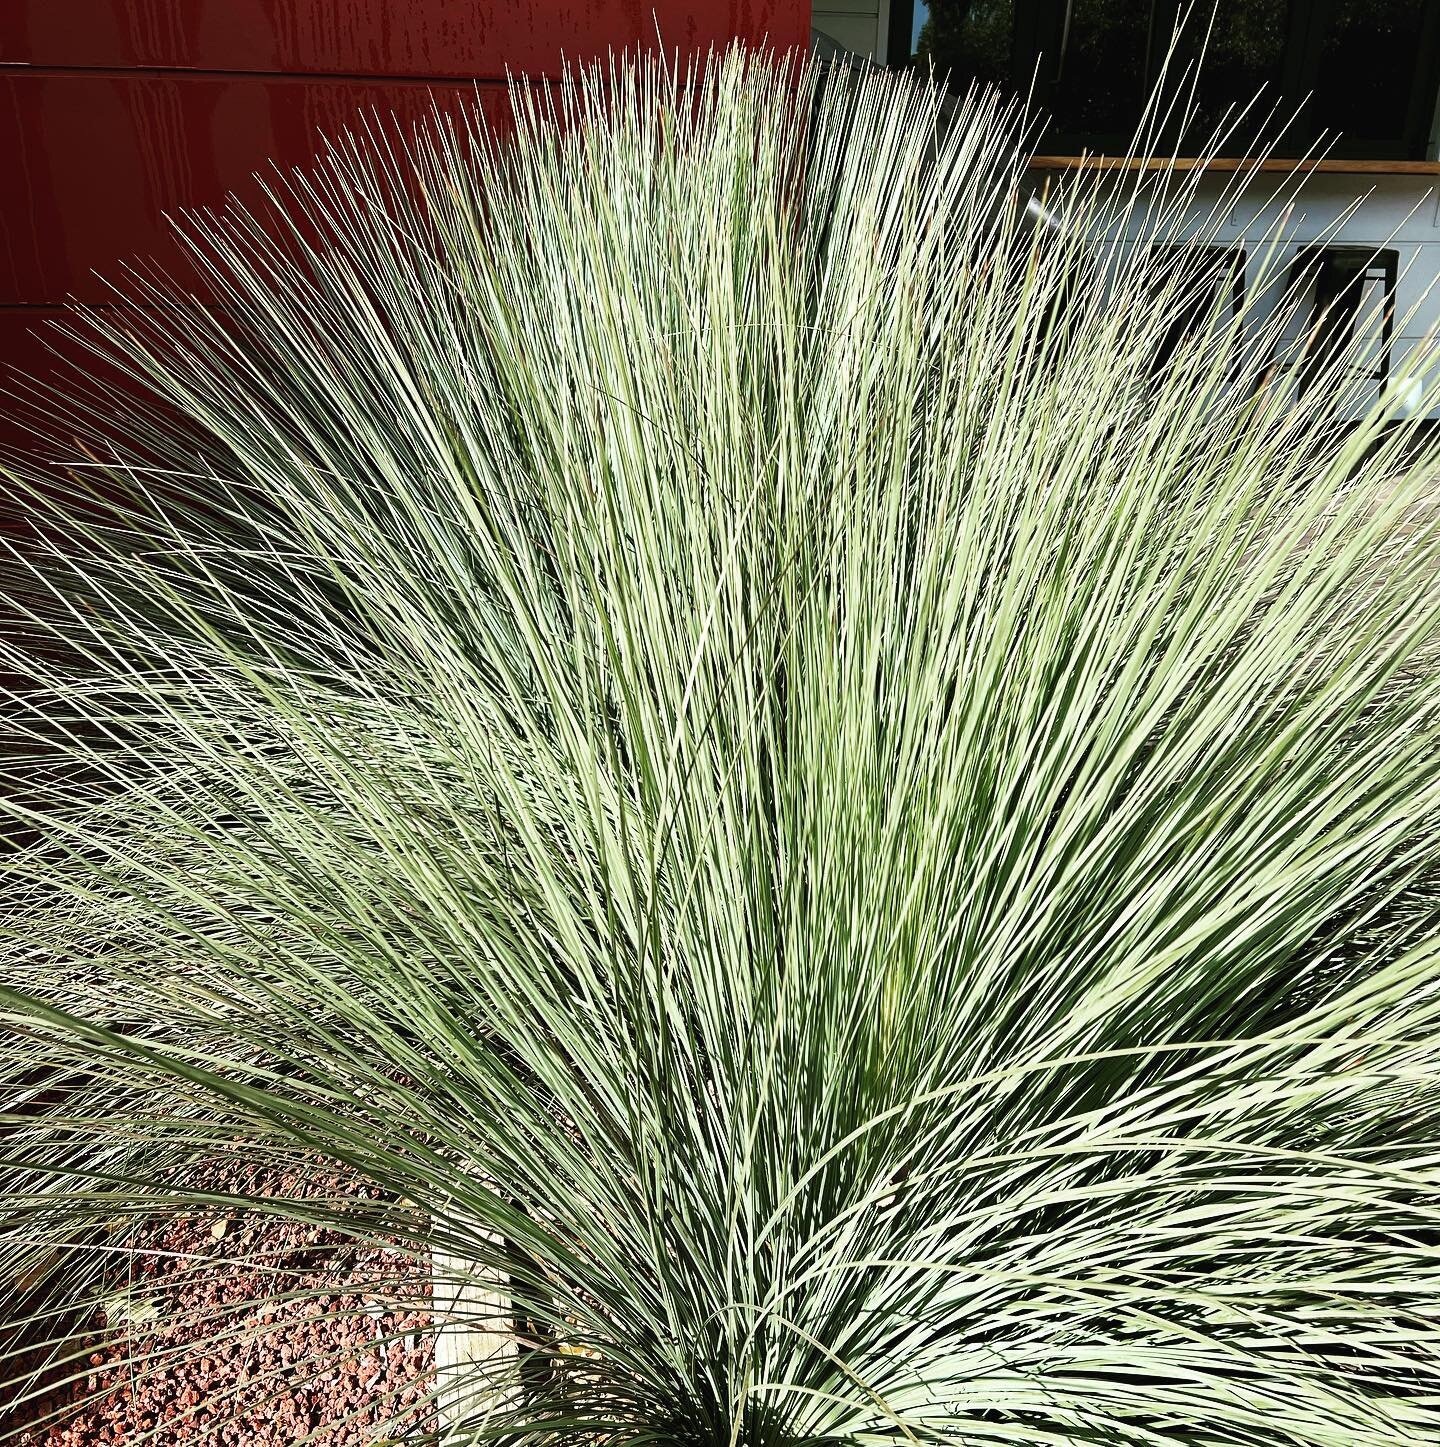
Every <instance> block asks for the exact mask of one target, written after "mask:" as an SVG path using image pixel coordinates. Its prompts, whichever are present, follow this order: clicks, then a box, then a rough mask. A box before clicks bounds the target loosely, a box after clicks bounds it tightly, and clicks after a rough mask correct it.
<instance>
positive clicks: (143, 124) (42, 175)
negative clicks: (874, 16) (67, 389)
mask: <svg viewBox="0 0 1440 1447" xmlns="http://www.w3.org/2000/svg"><path fill="white" fill-rule="evenodd" d="M809 23H810V7H809V4H808V3H805V0H685V3H681V0H519V3H514V4H509V5H506V4H501V3H499V0H0V441H7V442H10V441H14V440H15V437H16V429H15V419H14V416H13V408H12V407H11V406H9V404H7V402H6V399H5V397H4V395H3V393H4V390H5V389H6V388H7V387H8V386H10V385H11V383H12V381H13V378H14V376H15V374H16V373H17V372H27V373H29V372H35V371H39V372H41V373H42V374H44V373H47V372H48V371H49V367H48V364H47V362H46V352H45V350H44V349H43V347H41V346H40V345H39V343H38V342H37V341H36V340H35V339H34V338H33V337H32V336H31V332H32V330H33V328H34V326H35V324H36V322H37V321H40V322H43V321H44V320H45V319H46V318H47V317H49V316H50V315H52V314H53V310H54V308H55V307H56V306H57V304H59V303H61V302H63V301H65V300H66V299H67V298H70V297H79V298H82V299H85V300H95V299H103V298H104V297H105V296H106V295H107V294H108V290H107V288H106V286H105V285H104V283H103V282H102V281H101V280H100V279H98V278H97V276H96V275H95V273H97V272H98V273H99V274H100V276H101V277H117V276H118V275H119V274H120V267H121V263H122V262H123V261H125V260H127V259H131V258H144V257H151V256H154V257H157V258H158V259H159V260H160V261H161V263H162V264H164V265H166V266H167V267H170V266H173V265H174V264H175V258H176V256H177V253H176V252H175V251H173V250H172V249H171V244H170V242H169V226H168V223H167V221H166V219H165V216H166V213H167V212H174V211H177V210H180V209H184V208H187V207H204V206H214V205H217V204H219V203H220V202H222V201H223V200H224V199H225V197H226V196H227V195H228V194H229V193H231V192H238V193H239V194H240V196H241V197H242V199H243V198H245V197H246V196H253V195H254V194H255V191H256V187H255V183H254V182H253V181H252V179H251V177H252V175H253V173H254V172H256V171H257V170H262V169H264V168H266V167H268V166H269V165H270V163H272V162H274V163H277V164H279V165H281V166H283V167H290V166H296V165H304V164H305V163H306V162H307V161H308V160H310V159H311V158H312V157H313V156H314V155H315V154H316V152H317V150H318V149H319V147H320V145H321V144H322V141H321V135H322V133H326V134H331V135H333V134H336V133H337V132H339V131H340V130H342V129H343V128H344V127H346V126H347V125H349V124H351V123H352V122H353V121H354V119H355V118H356V117H357V116H358V115H360V114H361V113H362V112H364V111H367V110H374V109H379V110H380V111H382V112H387V113H394V114H396V115H398V116H399V117H400V119H401V121H402V122H412V121H416V120H418V119H419V118H420V117H421V116H423V115H424V114H426V113H427V112H428V111H429V110H430V109H431V107H433V106H434V105H436V104H439V105H441V106H442V107H450V106H458V105H468V104H475V103H477V95H478V98H479V99H478V103H480V104H483V105H484V106H485V107H486V109H487V112H489V113H490V114H491V115H492V117H503V114H504V112H505V110H506V108H507V105H508V100H507V97H506V95H505V91H504V86H503V84H502V83H500V81H499V79H498V78H500V77H503V76H504V75H505V74H506V72H507V70H509V71H511V72H514V73H519V74H531V75H535V74H547V73H548V74H553V73H555V72H556V71H557V70H558V68H559V65H560V60H561V56H562V55H564V56H567V57H571V58H576V59H587V58H590V57H593V56H596V55H600V54H603V53H604V52H605V51H607V50H610V49H615V50H620V49H625V48H633V47H634V46H636V45H646V46H654V45H655V44H656V43H657V42H656V34H657V26H658V33H659V35H660V36H661V37H663V42H664V44H665V45H666V47H667V48H669V47H675V48H678V49H680V50H682V51H684V52H691V53H693V52H695V51H699V50H703V49H705V48H708V47H709V46H711V45H723V44H725V43H727V42H728V41H730V40H732V39H735V38H739V39H744V40H748V41H751V42H759V41H762V40H768V41H769V42H770V43H771V44H773V45H776V46H779V47H781V48H790V47H798V46H803V45H804V44H805V43H806V42H807V40H808V35H809ZM447 78H448V79H447ZM476 81H478V82H480V85H479V89H478V92H477V89H476V86H475V84H474V82H476Z"/></svg>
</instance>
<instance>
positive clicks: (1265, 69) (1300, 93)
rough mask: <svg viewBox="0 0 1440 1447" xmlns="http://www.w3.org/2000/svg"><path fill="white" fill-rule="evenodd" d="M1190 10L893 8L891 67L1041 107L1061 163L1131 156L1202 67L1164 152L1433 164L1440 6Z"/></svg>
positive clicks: (1322, 0) (1089, 5)
mask: <svg viewBox="0 0 1440 1447" xmlns="http://www.w3.org/2000/svg"><path fill="white" fill-rule="evenodd" d="M1189 8H1191V14H1190V18H1189V19H1188V20H1187V21H1186V22H1185V23H1184V24H1183V25H1182V24H1181V17H1182V14H1183V13H1184V12H1185V10H1186V9H1187V6H1186V5H1185V4H1184V0H891V24H890V55H891V58H892V60H893V61H896V62H899V63H905V62H907V61H914V62H919V63H922V64H933V65H934V67H935V69H936V71H937V72H938V73H940V74H941V75H943V76H945V77H947V78H948V80H949V82H950V84H951V85H952V86H954V87H955V88H957V89H963V88H964V87H965V86H967V85H969V84H970V83H972V82H974V81H979V82H981V83H984V84H992V85H999V86H1001V87H1002V88H1004V89H1006V90H1009V91H1011V92H1012V93H1014V94H1018V95H1022V96H1026V95H1028V96H1031V97H1032V98H1033V100H1034V102H1035V104H1036V105H1037V107H1038V108H1039V110H1040V111H1041V112H1042V113H1043V114H1044V115H1046V116H1048V117H1049V118H1050V125H1049V129H1048V130H1047V131H1046V133H1045V136H1044V138H1043V141H1042V145H1043V147H1044V149H1047V150H1052V151H1066V150H1080V149H1092V150H1109V151H1114V150H1117V149H1120V148H1123V147H1125V146H1127V145H1128V144H1129V143H1130V141H1131V139H1132V137H1133V136H1134V134H1135V132H1136V129H1137V127H1138V126H1139V124H1140V122H1141V118H1142V115H1143V114H1144V111H1145V106H1146V102H1147V100H1148V98H1149V97H1150V95H1151V93H1152V91H1153V90H1154V88H1155V86H1156V85H1157V83H1158V82H1159V81H1160V80H1161V76H1162V73H1163V72H1164V70H1165V67H1166V64H1167V57H1168V62H1169V71H1168V76H1167V85H1166V92H1167V93H1168V94H1175V93H1176V92H1177V91H1179V90H1181V89H1182V82H1183V78H1184V76H1185V74H1186V71H1187V68H1188V67H1193V66H1194V65H1195V63H1196V62H1197V61H1201V57H1202V54H1203V61H1201V64H1200V72H1199V74H1200V81H1199V85H1198V88H1197V90H1196V92H1195V96H1194V108H1193V115H1192V117H1191V119H1190V121H1189V124H1188V126H1187V127H1186V128H1185V129H1184V130H1183V131H1182V129H1181V127H1180V125H1179V123H1178V118H1177V117H1175V116H1171V117H1170V119H1169V121H1168V123H1167V124H1164V125H1155V126H1154V129H1153V133H1152V134H1153V144H1154V145H1155V148H1156V149H1157V150H1158V151H1160V152H1162V153H1164V152H1170V153H1177V152H1178V153H1187V152H1188V153H1194V152H1195V151H1197V150H1200V149H1202V148H1205V147H1208V145H1209V144H1210V142H1211V138H1212V137H1213V136H1214V135H1215V134H1216V132H1217V131H1218V130H1220V129H1222V128H1223V129H1225V130H1226V131H1228V132H1229V134H1228V135H1227V136H1226V138H1225V139H1224V141H1223V142H1222V144H1221V147H1220V149H1221V153H1222V154H1225V155H1244V154H1247V153H1249V152H1251V151H1252V150H1253V149H1254V148H1255V146H1256V145H1258V144H1260V143H1262V142H1265V143H1268V144H1270V145H1271V146H1272V147H1273V148H1274V150H1275V152H1276V154H1278V155H1281V156H1298V155H1302V154H1306V153H1309V152H1310V151H1312V150H1313V149H1314V148H1315V147H1317V146H1323V147H1324V148H1325V149H1326V151H1327V152H1328V153H1329V154H1331V155H1334V156H1338V157H1371V158H1382V159H1389V160H1423V159H1424V158H1425V157H1426V155H1427V148H1428V146H1429V142H1430V132H1431V126H1432V123H1433V121H1434V117H1435V103H1436V95H1437V90H1440V3H1435V0H1216V3H1215V5H1214V18H1213V21H1212V20H1211V19H1210V12H1209V7H1208V6H1207V5H1205V4H1204V3H1202V4H1200V5H1196V6H1194V7H1189ZM1257 94H1258V95H1259V100H1258V101H1256V96H1257ZM1246 107H1249V110H1248V111H1246V109H1245V108H1246Z"/></svg>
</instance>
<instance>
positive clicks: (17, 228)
mask: <svg viewBox="0 0 1440 1447" xmlns="http://www.w3.org/2000/svg"><path fill="white" fill-rule="evenodd" d="M475 105H481V106H483V107H484V109H485V111H486V113H487V115H489V117H490V118H491V119H492V121H496V120H498V121H499V122H500V123H501V124H503V123H504V118H505V116H506V115H508V113H509V105H510V101H509V95H508V92H507V91H506V89H505V87H503V86H499V85H495V84H487V85H482V86H480V87H478V88H477V87H476V86H474V85H471V84H468V83H449V84H444V83H440V84H430V85H414V84H404V83H400V84H397V83H394V82H386V81H385V80H383V79H377V80H373V81H349V80H333V79H327V80H319V79H306V80H303V81H300V80H294V79H290V78H288V77H259V76H245V77H236V76H225V77H219V76H217V77H210V76H204V77H201V76H181V75H174V76H157V75H152V74H138V75H128V76H118V75H117V76H110V75H104V76H100V75H43V74H34V73H31V74H25V73H15V74H9V75H5V74H0V155H3V154H10V155H13V156H15V157H17V158H18V161H19V164H17V165H14V166H12V167H11V168H9V169H8V170H5V169H0V305H10V306H14V305H45V304H47V303H54V302H57V301H64V300H66V299H68V298H70V297H76V298H79V299H81V300H85V301H97V300H104V299H105V298H106V297H107V296H108V295H111V293H110V291H109V289H108V288H107V286H106V284H105V282H104V280H102V279H101V278H105V277H109V278H114V277H117V276H118V275H119V273H120V268H121V264H122V263H123V262H124V261H126V260H129V259H131V258H145V257H151V256H155V257H158V258H159V259H160V261H161V262H162V264H164V265H165V266H166V267H167V268H168V267H169V266H170V265H171V264H172V259H173V258H174V256H175V255H176V253H175V252H174V251H173V249H172V247H171V245H170V244H169V236H168V232H169V227H168V223H167V222H166V219H165V213H166V212H167V211H169V212H173V211H175V210H176V209H178V208H182V207H203V206H213V205H216V204H218V203H219V202H221V201H223V200H224V199H225V197H226V196H227V195H228V194H230V193H232V192H233V193H236V194H238V195H239V196H240V197H241V199H242V200H243V199H251V198H254V197H256V196H257V195H258V192H259V188H258V186H257V184H256V183H255V182H254V180H253V179H252V177H253V175H254V173H255V172H256V171H257V170H262V171H263V170H264V169H266V168H267V163H268V161H269V159H270V158H274V157H278V158H280V159H281V160H282V161H283V162H284V163H286V164H287V165H301V164H304V163H305V162H306V161H308V160H310V159H311V158H312V157H313V156H314V155H315V154H316V153H317V151H318V150H319V149H320V148H321V146H322V145H323V144H324V137H325V136H327V135H328V136H338V135H340V134H342V133H343V132H344V131H345V130H346V129H347V128H351V127H354V126H355V125H356V124H357V123H358V122H359V121H360V120H361V119H363V117H364V116H365V115H366V114H371V115H373V114H375V113H377V112H378V113H379V114H381V115H384V116H390V115H393V116H395V117H396V118H397V119H398V121H399V122H400V123H401V124H402V125H404V126H414V125H416V124H418V123H419V122H420V121H421V120H422V118H423V117H424V116H426V115H427V114H429V113H431V112H432V111H433V110H434V109H436V108H440V109H442V110H449V109H454V108H458V107H463V106H475ZM97 272H98V273H99V274H100V275H99V276H98V277H97V275H96V273H97Z"/></svg>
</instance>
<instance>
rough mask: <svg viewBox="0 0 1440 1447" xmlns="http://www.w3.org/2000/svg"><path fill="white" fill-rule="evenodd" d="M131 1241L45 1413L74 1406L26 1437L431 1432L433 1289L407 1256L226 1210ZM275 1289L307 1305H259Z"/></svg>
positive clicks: (37, 1443) (345, 1187)
mask: <svg viewBox="0 0 1440 1447" xmlns="http://www.w3.org/2000/svg"><path fill="white" fill-rule="evenodd" d="M209 1188H210V1189H212V1190H214V1191H215V1192H216V1193H234V1194H236V1195H240V1194H245V1195H264V1196H288V1197H296V1196H327V1197H332V1198H333V1197H335V1196H338V1195H341V1194H343V1195H346V1196H348V1197H350V1198H352V1199H355V1198H364V1197H367V1196H370V1195H372V1193H371V1192H370V1191H368V1189H366V1188H365V1187H362V1186H357V1185H356V1184H355V1183H354V1182H348V1183H347V1182H345V1181H344V1180H343V1179H342V1178H340V1177H339V1176H337V1175H335V1174H334V1173H327V1172H320V1173H313V1174H307V1175H305V1176H303V1177H301V1176H299V1175H296V1174H287V1173H284V1172H281V1171H278V1170H276V1169H274V1168H266V1167H260V1168H256V1167H244V1166H240V1167H227V1169H226V1172H225V1177H224V1178H222V1177H221V1176H219V1175H217V1176H216V1177H212V1178H211V1184H210V1186H209ZM130 1244H131V1245H132V1246H133V1248H134V1250H133V1253H132V1254H130V1255H129V1257H128V1261H129V1272H128V1278H126V1279H120V1280H117V1281H116V1282H115V1283H114V1294H113V1295H112V1296H110V1297H109V1298H107V1303H108V1305H109V1310H110V1314H111V1316H112V1317H113V1318H114V1319H106V1315H105V1313H101V1314H100V1315H99V1316H98V1317H97V1319H96V1321H95V1323H94V1329H95V1337H94V1342H93V1350H92V1351H91V1353H90V1356H89V1365H90V1373H89V1375H88V1378H86V1379H82V1380H80V1381H76V1382H73V1383H72V1384H71V1385H70V1386H69V1387H68V1388H66V1389H65V1391H64V1393H63V1396H62V1398H61V1399H60V1400H57V1401H55V1402H53V1403H52V1404H51V1405H52V1406H53V1407H60V1406H65V1405H67V1404H68V1405H69V1406H70V1407H71V1413H67V1415H65V1416H64V1417H63V1418H61V1419H59V1420H58V1421H52V1424H51V1425H50V1426H49V1427H48V1428H37V1429H34V1430H32V1431H30V1432H28V1433H24V1434H22V1435H21V1436H20V1438H19V1441H20V1442H21V1443H27V1444H29V1447H101V1444H109V1447H120V1444H125V1443H131V1442H139V1441H141V1440H144V1441H146V1442H148V1443H153V1444H154V1447H179V1444H186V1447H270V1444H279V1443H287V1444H289V1443H295V1442H298V1441H301V1440H302V1439H303V1440H308V1441H313V1442H314V1443H316V1444H317V1447H360V1444H362V1443H364V1444H373V1443H377V1442H384V1441H387V1440H390V1438H391V1437H397V1436H399V1435H400V1434H401V1433H402V1432H403V1433H404V1434H405V1436H406V1438H407V1440H412V1441H413V1440H417V1439H418V1440H424V1439H425V1437H426V1436H427V1435H428V1434H429V1432H431V1431H433V1425H434V1424H433V1412H432V1411H431V1409H430V1408H429V1407H428V1405H427V1399H428V1395H429V1393H430V1392H431V1391H432V1390H433V1370H434V1357H433V1343H432V1341H431V1338H430V1334H429V1326H430V1316H429V1305H430V1302H429V1283H428V1280H427V1277H426V1274H425V1271H424V1269H423V1267H422V1265H421V1264H420V1263H417V1261H416V1260H415V1259H414V1258H413V1257H409V1256H406V1255H405V1254H404V1253H402V1252H400V1251H398V1250H391V1249H380V1248H378V1247H363V1246H362V1247H357V1246H356V1245H354V1243H351V1242H349V1241H347V1240H346V1239H345V1237H344V1236H343V1235H341V1234H340V1233H339V1232H336V1231H332V1230H324V1229H317V1228H316V1227H313V1226H307V1225H304V1224H299V1223H292V1222H288V1221H282V1220H277V1219H276V1218H274V1217H271V1216H265V1215H259V1214H252V1213H243V1214H225V1213H221V1212H219V1211H215V1212H210V1213H208V1214H200V1215H191V1216H188V1217H185V1218H182V1219H165V1220H155V1221H144V1222H140V1223H138V1225H137V1226H136V1227H135V1228H134V1231H133V1236H132V1238H131V1243H130ZM277 1292H280V1293H287V1294H289V1293H297V1292H303V1293H305V1296H303V1297H301V1298H299V1299H295V1300H285V1301H274V1300H270V1299H267V1298H273V1296H274V1295H275V1294H276V1293H277ZM150 1354H158V1360H149V1361H147V1360H145V1358H146V1357H149V1356H150ZM0 1435H3V1432H0ZM432 1440H433V1439H432Z"/></svg>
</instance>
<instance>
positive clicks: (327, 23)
mask: <svg viewBox="0 0 1440 1447" xmlns="http://www.w3.org/2000/svg"><path fill="white" fill-rule="evenodd" d="M809 24H810V7H809V5H808V4H799V3H796V0H693V3H691V4H685V5H680V4H676V3H674V0H529V3H520V4H508V5H507V4H498V3H496V0H4V3H3V4H0V61H20V62H24V63H26V64H31V65H47V66H49V65H60V66H79V65H83V66H121V67H131V66H188V67H198V68H201V69H207V70H279V71H335V72H340V73H342V74H362V73H363V74H366V75H370V74H383V75H421V76H466V77H473V76H481V77H489V78H500V77H503V76H504V74H505V68H506V67H507V66H509V67H510V69H511V70H513V71H521V72H535V71H541V70H548V71H553V70H554V69H555V68H557V67H558V66H559V64H560V60H561V56H562V55H564V56H569V57H571V58H578V59H585V58H588V57H591V56H596V55H603V54H605V53H606V51H608V50H611V49H615V50H619V49H623V48H625V47H626V46H634V45H653V44H654V43H655V39H656V30H657V25H658V29H659V33H660V36H661V37H662V39H663V42H664V44H666V45H667V46H678V47H680V48H682V49H703V48H705V47H708V46H710V45H723V44H725V43H726V42H727V41H729V40H730V39H732V38H733V37H735V36H744V37H746V38H748V39H751V40H758V39H761V38H762V37H768V38H769V40H770V42H771V43H772V44H775V45H780V46H790V45H803V44H804V43H805V42H806V39H807V36H808V31H809Z"/></svg>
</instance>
